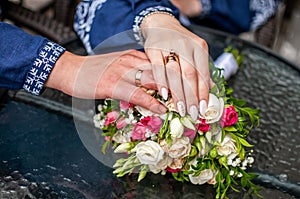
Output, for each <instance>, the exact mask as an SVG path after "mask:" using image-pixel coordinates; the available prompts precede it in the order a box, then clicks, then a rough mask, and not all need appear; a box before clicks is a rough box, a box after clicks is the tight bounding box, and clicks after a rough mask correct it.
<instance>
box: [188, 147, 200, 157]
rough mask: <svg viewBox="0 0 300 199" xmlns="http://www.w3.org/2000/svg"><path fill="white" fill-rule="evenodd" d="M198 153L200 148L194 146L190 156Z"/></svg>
mask: <svg viewBox="0 0 300 199" xmlns="http://www.w3.org/2000/svg"><path fill="white" fill-rule="evenodd" d="M197 154H198V150H197V148H196V147H195V146H192V148H191V151H190V155H189V157H194V156H195V155H197Z"/></svg>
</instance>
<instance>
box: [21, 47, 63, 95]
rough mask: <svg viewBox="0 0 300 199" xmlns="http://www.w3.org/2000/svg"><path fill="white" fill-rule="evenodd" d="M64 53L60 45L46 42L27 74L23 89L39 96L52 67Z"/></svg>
mask: <svg viewBox="0 0 300 199" xmlns="http://www.w3.org/2000/svg"><path fill="white" fill-rule="evenodd" d="M64 51H65V48H63V47H61V46H60V45H58V44H56V43H53V42H50V41H46V42H45V43H44V46H43V47H42V48H41V50H40V52H39V54H38V56H37V57H36V59H35V60H34V62H33V64H32V67H31V69H30V71H29V72H28V73H27V77H26V79H25V83H24V85H23V88H24V89H25V90H26V91H27V92H30V93H32V94H35V95H39V94H40V92H41V90H42V88H43V86H44V84H45V82H46V80H47V78H48V76H49V74H50V73H51V71H52V68H53V66H54V65H55V63H56V61H57V59H58V58H59V57H60V56H61V55H62V54H63V52H64Z"/></svg>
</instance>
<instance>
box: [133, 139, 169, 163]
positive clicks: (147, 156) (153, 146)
mask: <svg viewBox="0 0 300 199" xmlns="http://www.w3.org/2000/svg"><path fill="white" fill-rule="evenodd" d="M135 150H136V157H137V158H138V159H139V161H140V162H141V163H142V164H147V165H157V163H158V162H159V161H161V160H162V159H163V156H164V151H163V149H162V148H161V147H160V146H159V144H158V143H157V142H154V141H152V140H147V141H146V142H140V143H138V144H137V145H136V146H135Z"/></svg>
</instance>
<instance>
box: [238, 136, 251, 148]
mask: <svg viewBox="0 0 300 199" xmlns="http://www.w3.org/2000/svg"><path fill="white" fill-rule="evenodd" d="M238 140H239V141H240V142H241V144H242V145H243V146H245V147H253V146H254V145H252V144H249V142H247V140H245V139H243V138H241V137H238Z"/></svg>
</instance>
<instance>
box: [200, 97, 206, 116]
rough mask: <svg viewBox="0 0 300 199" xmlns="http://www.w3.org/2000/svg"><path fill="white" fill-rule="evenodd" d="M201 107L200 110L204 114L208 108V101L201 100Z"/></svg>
mask: <svg viewBox="0 0 300 199" xmlns="http://www.w3.org/2000/svg"><path fill="white" fill-rule="evenodd" d="M199 107H200V110H199V111H200V114H201V115H202V116H204V115H205V112H206V110H207V103H206V101H205V100H201V101H200V103H199Z"/></svg>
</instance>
